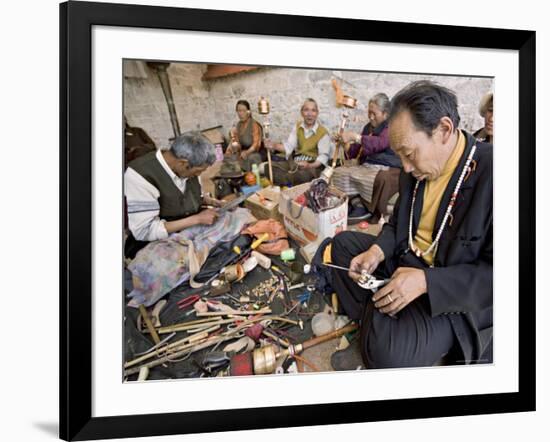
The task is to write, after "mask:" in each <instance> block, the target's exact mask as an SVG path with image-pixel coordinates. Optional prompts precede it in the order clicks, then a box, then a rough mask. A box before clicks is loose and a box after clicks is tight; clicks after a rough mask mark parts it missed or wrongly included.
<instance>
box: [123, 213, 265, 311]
mask: <svg viewBox="0 0 550 442" xmlns="http://www.w3.org/2000/svg"><path fill="white" fill-rule="evenodd" d="M253 221H255V218H254V217H253V216H252V214H251V213H250V211H249V210H248V209H242V208H237V209H236V210H234V211H232V212H225V213H224V214H222V215H221V216H220V217H219V218H218V220H217V221H216V223H214V224H212V225H211V226H207V225H197V226H193V227H189V228H187V229H185V230H182V231H181V232H176V233H172V234H171V235H170V236H169V237H168V238H166V239H163V240H159V241H152V242H151V243H149V244H147V246H145V247H144V248H143V249H141V250H140V251H139V252H138V253H137V255H136V257H135V258H134V259H133V260H132V262H131V263H130V264H129V265H128V269H129V270H130V271H131V272H132V282H133V286H134V289H133V290H132V291H131V292H130V293H129V294H128V297H129V298H131V300H130V302H128V305H129V306H131V307H138V306H139V305H140V304H144V305H145V306H146V307H148V306H150V305H153V304H154V303H155V302H157V301H158V300H159V299H160V298H162V297H163V296H164V295H166V294H167V293H168V292H170V291H171V290H172V289H174V288H175V287H177V286H178V285H180V284H181V283H183V282H185V281H187V280H189V279H190V284H191V286H192V287H200V285H201V284H200V283H196V282H194V281H193V277H194V276H195V275H196V274H197V273H198V272H199V270H200V268H201V266H202V265H203V264H204V262H205V261H206V258H207V257H208V252H209V250H210V249H212V248H213V247H214V246H215V245H216V244H217V243H218V242H224V241H231V240H233V239H234V238H235V237H236V236H238V235H239V234H240V232H241V230H242V229H243V228H244V227H245V226H246V225H247V224H250V223H251V222H253Z"/></svg>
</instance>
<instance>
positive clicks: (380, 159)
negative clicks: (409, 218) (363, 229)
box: [332, 93, 401, 222]
mask: <svg viewBox="0 0 550 442" xmlns="http://www.w3.org/2000/svg"><path fill="white" fill-rule="evenodd" d="M389 112H390V100H389V98H388V96H387V95H386V94H383V93H379V94H376V95H374V96H373V97H372V98H371V99H370V100H369V107H368V117H369V123H368V124H367V125H366V126H365V127H364V128H363V131H362V132H361V134H358V133H355V132H352V131H345V132H344V133H343V134H342V141H343V142H344V143H350V142H351V143H352V144H350V146H349V149H347V151H346V153H345V155H346V157H347V159H348V160H349V159H352V160H355V161H357V162H358V163H359V165H358V166H343V167H338V168H336V170H335V172H334V175H333V177H332V180H333V183H334V185H335V186H336V187H338V188H340V189H341V190H342V191H344V192H345V193H347V194H348V195H349V196H350V197H351V196H357V195H358V196H359V197H360V200H361V201H363V202H364V203H366V204H365V205H366V207H365V208H361V206H359V207H358V208H359V210H362V211H363V213H362V214H358V215H357V214H356V213H355V212H357V210H356V208H354V207H353V206H352V207H351V209H352V211H351V212H350V217H349V221H350V222H354V221H357V220H360V219H364V218H367V217H368V216H370V220H371V222H379V221H380V222H384V220H385V218H384V217H385V216H386V215H387V206H388V201H389V200H390V198H391V197H392V196H393V195H395V194H396V193H397V191H398V185H399V173H400V169H401V161H400V160H399V158H398V157H397V155H395V153H394V152H393V150H392V149H391V148H390V142H389V138H388V122H387V119H388V115H389ZM365 209H367V210H368V212H367V211H366V210H365ZM365 212H367V213H365Z"/></svg>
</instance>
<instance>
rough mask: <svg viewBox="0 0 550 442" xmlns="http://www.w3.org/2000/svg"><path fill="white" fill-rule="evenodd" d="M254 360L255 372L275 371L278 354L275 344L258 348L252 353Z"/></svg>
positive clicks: (268, 372) (266, 372)
mask: <svg viewBox="0 0 550 442" xmlns="http://www.w3.org/2000/svg"><path fill="white" fill-rule="evenodd" d="M252 359H253V360H254V374H271V373H273V372H274V371H275V365H276V362H277V354H276V352H275V347H274V346H273V345H266V346H265V347H262V348H257V349H256V350H254V353H252Z"/></svg>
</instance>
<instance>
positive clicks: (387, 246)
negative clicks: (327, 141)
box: [331, 81, 493, 369]
mask: <svg viewBox="0 0 550 442" xmlns="http://www.w3.org/2000/svg"><path fill="white" fill-rule="evenodd" d="M389 121H390V122H389V131H390V144H391V147H392V149H393V150H394V151H395V152H396V153H397V154H398V155H399V157H400V159H401V161H402V163H403V172H402V173H401V176H400V184H399V200H398V202H397V203H396V205H395V209H394V213H393V215H392V217H391V219H390V221H389V222H388V223H386V224H385V225H384V227H383V229H382V231H381V233H380V235H379V236H378V237H373V236H370V235H367V234H364V233H358V232H343V233H340V234H339V235H337V236H336V237H335V238H334V240H333V242H332V248H331V258H332V262H333V264H336V265H338V266H342V267H347V268H348V267H349V268H350V269H351V271H350V272H346V271H343V270H337V269H332V285H333V288H334V289H335V291H336V293H337V294H338V297H339V300H340V303H341V305H342V307H343V309H344V310H345V313H346V314H347V315H348V316H349V317H350V318H351V319H354V320H358V321H359V323H360V332H359V337H360V338H359V339H358V340H357V341H356V346H359V349H360V352H361V358H362V362H363V364H364V365H365V366H366V367H367V368H386V367H418V366H428V365H434V364H436V363H438V362H439V361H440V360H441V359H442V358H444V360H446V362H447V363H455V364H470V363H489V362H492V327H493V175H492V170H493V160H492V158H493V156H492V146H491V145H489V144H485V143H482V142H478V141H476V139H475V138H474V137H472V136H471V135H470V134H467V133H466V132H463V131H460V130H459V129H458V124H459V122H460V116H459V114H458V110H457V100H456V96H455V94H454V93H453V92H452V91H450V90H448V89H446V88H444V87H441V86H439V85H437V84H435V83H431V82H427V81H420V82H415V83H412V84H410V85H409V86H407V87H406V88H404V89H403V90H401V91H400V92H398V93H397V94H396V96H395V97H394V98H393V100H392V107H391V113H390V117H389ZM455 192H456V193H455ZM413 203H414V204H413ZM447 212H448V213H447ZM362 270H364V271H367V272H368V273H369V274H374V276H376V277H377V278H380V279H381V278H390V281H389V282H388V283H387V284H386V285H385V286H383V287H382V288H380V289H379V290H378V291H377V292H371V291H369V290H365V289H363V288H361V287H360V286H359V285H357V284H356V281H357V280H358V279H359V277H360V272H361V271H362ZM338 353H340V354H338ZM347 353H348V355H349V350H348V351H347ZM346 357H347V355H346V350H343V351H341V352H337V353H336V354H335V355H334V357H333V365H335V364H336V365H339V368H340V369H342V368H349V369H352V368H355V367H354V366H352V365H351V366H349V367H345V362H346ZM335 368H337V367H335Z"/></svg>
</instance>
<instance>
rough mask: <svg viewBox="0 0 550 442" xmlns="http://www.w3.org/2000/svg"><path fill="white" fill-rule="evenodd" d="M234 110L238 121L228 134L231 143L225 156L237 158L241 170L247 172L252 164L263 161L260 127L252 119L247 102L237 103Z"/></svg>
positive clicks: (240, 101)
mask: <svg viewBox="0 0 550 442" xmlns="http://www.w3.org/2000/svg"><path fill="white" fill-rule="evenodd" d="M235 110H236V111H237V116H238V117H239V121H238V122H237V124H236V125H235V126H234V127H233V128H231V131H230V133H229V136H230V138H231V143H230V144H229V147H228V148H227V150H226V151H225V154H226V155H228V156H235V157H237V158H236V159H238V160H239V164H240V165H241V168H242V169H243V170H245V171H246V172H249V171H250V170H251V169H252V164H259V163H261V162H262V161H265V158H264V157H265V153H264V150H263V149H262V126H261V125H260V123H258V122H257V121H256V120H255V119H254V118H252V116H251V112H250V103H249V102H248V101H246V100H239V101H237V105H236V106H235ZM262 153H263V156H262Z"/></svg>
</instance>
